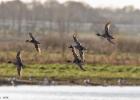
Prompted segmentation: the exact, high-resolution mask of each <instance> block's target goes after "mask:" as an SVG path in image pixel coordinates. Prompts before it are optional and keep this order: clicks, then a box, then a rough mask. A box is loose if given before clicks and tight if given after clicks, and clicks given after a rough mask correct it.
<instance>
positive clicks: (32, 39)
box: [26, 33, 41, 53]
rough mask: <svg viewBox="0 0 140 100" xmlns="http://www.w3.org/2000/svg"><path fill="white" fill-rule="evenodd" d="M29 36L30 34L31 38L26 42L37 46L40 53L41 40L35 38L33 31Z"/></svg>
mask: <svg viewBox="0 0 140 100" xmlns="http://www.w3.org/2000/svg"><path fill="white" fill-rule="evenodd" d="M29 36H30V38H31V40H26V42H29V43H32V44H33V45H34V46H35V49H36V51H37V52H39V53H41V50H40V48H39V46H38V45H39V44H40V42H39V41H37V40H36V39H35V38H34V36H33V35H32V33H29Z"/></svg>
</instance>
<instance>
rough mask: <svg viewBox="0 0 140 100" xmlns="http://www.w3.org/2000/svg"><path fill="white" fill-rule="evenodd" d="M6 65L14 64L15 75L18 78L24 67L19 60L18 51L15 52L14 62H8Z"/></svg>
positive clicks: (19, 53) (19, 54) (19, 52)
mask: <svg viewBox="0 0 140 100" xmlns="http://www.w3.org/2000/svg"><path fill="white" fill-rule="evenodd" d="M8 63H12V64H14V65H15V66H16V68H17V74H18V76H19V77H20V76H21V70H22V69H23V67H24V65H23V63H22V60H21V51H18V52H17V55H16V60H15V61H8Z"/></svg>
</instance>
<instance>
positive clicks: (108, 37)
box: [96, 22, 115, 44]
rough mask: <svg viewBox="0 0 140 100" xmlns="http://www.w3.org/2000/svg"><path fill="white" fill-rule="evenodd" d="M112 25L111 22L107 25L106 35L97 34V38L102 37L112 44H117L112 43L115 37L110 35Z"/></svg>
mask: <svg viewBox="0 0 140 100" xmlns="http://www.w3.org/2000/svg"><path fill="white" fill-rule="evenodd" d="M110 25H111V23H110V22H108V23H106V25H105V32H104V34H100V33H97V34H96V35H97V36H101V37H103V38H106V39H107V40H108V41H109V42H110V43H112V44H115V43H114V42H113V41H112V39H114V37H113V36H112V35H111V34H110Z"/></svg>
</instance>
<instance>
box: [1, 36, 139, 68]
mask: <svg viewBox="0 0 140 100" xmlns="http://www.w3.org/2000/svg"><path fill="white" fill-rule="evenodd" d="M115 37H116V39H115V40H114V41H115V43H116V44H115V45H112V44H110V43H108V41H107V40H105V39H102V38H101V39H100V38H98V37H96V36H95V35H80V37H79V40H80V41H81V42H82V44H83V45H85V46H86V47H87V48H88V50H87V51H86V63H92V64H114V65H129V64H130V65H140V55H139V53H140V46H139V45H140V40H139V39H138V38H139V37H131V36H120V35H119V36H115ZM40 40H41V45H40V47H41V49H42V54H41V55H39V54H37V52H36V51H35V49H34V46H33V45H32V44H27V43H25V42H24V40H15V41H14V40H12V41H1V43H0V62H7V61H8V60H9V59H13V58H14V57H15V55H16V51H17V50H18V49H22V50H23V52H22V56H23V60H24V62H25V63H66V61H67V60H72V54H71V50H69V49H68V46H69V45H70V44H72V43H73V40H72V35H71V34H70V35H69V36H67V37H62V38H61V37H60V36H59V35H49V34H48V35H44V36H43V37H41V38H40Z"/></svg>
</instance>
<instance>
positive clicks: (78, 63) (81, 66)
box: [69, 45, 85, 71]
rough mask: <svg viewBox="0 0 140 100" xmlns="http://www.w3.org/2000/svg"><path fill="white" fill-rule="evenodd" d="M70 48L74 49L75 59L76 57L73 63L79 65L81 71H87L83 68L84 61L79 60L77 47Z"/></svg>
mask: <svg viewBox="0 0 140 100" xmlns="http://www.w3.org/2000/svg"><path fill="white" fill-rule="evenodd" d="M69 48H71V49H72V53H73V57H74V60H73V63H75V64H76V65H78V66H79V68H80V69H81V70H83V71H85V69H84V68H83V61H82V60H81V59H79V57H78V55H77V54H76V50H75V47H74V46H72V45H71V46H70V47H69Z"/></svg>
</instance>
